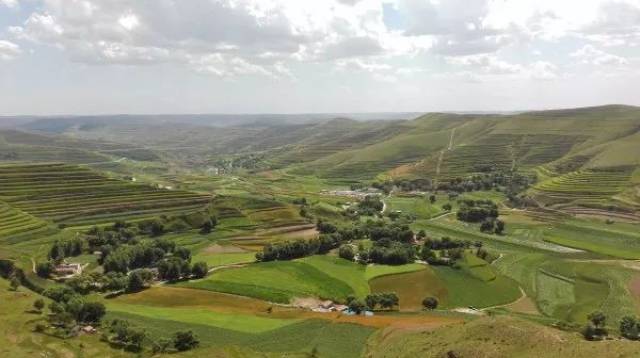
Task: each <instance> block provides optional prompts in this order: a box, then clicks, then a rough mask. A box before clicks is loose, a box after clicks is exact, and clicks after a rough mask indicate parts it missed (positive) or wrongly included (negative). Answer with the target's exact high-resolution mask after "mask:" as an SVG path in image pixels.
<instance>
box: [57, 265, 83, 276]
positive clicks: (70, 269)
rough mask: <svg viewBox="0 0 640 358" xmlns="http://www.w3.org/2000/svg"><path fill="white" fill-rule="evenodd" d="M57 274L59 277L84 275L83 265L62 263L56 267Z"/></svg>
mask: <svg viewBox="0 0 640 358" xmlns="http://www.w3.org/2000/svg"><path fill="white" fill-rule="evenodd" d="M54 271H55V273H56V274H57V275H59V276H74V275H79V274H81V273H82V265H80V264H77V263H75V264H68V263H62V264H59V265H57V266H56V267H55V269H54Z"/></svg>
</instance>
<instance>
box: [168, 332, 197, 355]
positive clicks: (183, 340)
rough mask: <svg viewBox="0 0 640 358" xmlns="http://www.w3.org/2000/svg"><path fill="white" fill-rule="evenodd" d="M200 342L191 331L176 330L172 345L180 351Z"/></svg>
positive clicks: (195, 345)
mask: <svg viewBox="0 0 640 358" xmlns="http://www.w3.org/2000/svg"><path fill="white" fill-rule="evenodd" d="M198 344H200V342H199V341H198V338H197V337H196V336H195V335H194V334H193V332H192V331H184V332H176V333H175V335H174V336H173V346H174V347H175V349H177V350H178V351H180V352H184V351H188V350H190V349H193V348H195V347H197V346H198Z"/></svg>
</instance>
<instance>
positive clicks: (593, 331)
mask: <svg viewBox="0 0 640 358" xmlns="http://www.w3.org/2000/svg"><path fill="white" fill-rule="evenodd" d="M587 318H588V319H589V324H587V326H586V327H585V329H584V331H583V334H584V337H585V338H586V339H588V340H590V341H593V340H601V339H603V338H604V337H606V336H607V334H608V333H607V330H606V328H605V324H606V322H607V317H606V316H605V315H604V313H602V312H599V311H596V312H593V313H591V314H590V315H589V316H587Z"/></svg>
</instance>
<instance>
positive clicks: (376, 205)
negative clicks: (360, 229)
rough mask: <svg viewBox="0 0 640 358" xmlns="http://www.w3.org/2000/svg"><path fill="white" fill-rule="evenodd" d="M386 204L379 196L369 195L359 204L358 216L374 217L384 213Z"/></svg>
mask: <svg viewBox="0 0 640 358" xmlns="http://www.w3.org/2000/svg"><path fill="white" fill-rule="evenodd" d="M383 207H384V204H383V203H382V200H380V197H379V196H378V195H367V196H365V197H364V199H362V200H361V201H359V202H358V214H359V215H365V216H374V215H377V214H378V213H380V212H381V211H382V208H383Z"/></svg>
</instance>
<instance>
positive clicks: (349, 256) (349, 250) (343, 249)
mask: <svg viewBox="0 0 640 358" xmlns="http://www.w3.org/2000/svg"><path fill="white" fill-rule="evenodd" d="M338 256H340V257H341V258H343V259H345V260H349V261H353V258H354V257H355V253H354V252H353V247H351V245H342V246H340V250H338Z"/></svg>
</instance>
